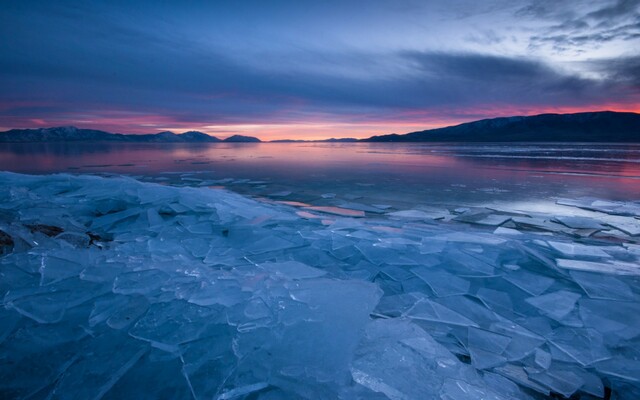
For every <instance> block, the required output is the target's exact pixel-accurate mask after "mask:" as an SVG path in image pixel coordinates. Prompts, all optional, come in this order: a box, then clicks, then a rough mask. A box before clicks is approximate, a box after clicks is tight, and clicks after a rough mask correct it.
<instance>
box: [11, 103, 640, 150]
mask: <svg viewBox="0 0 640 400" xmlns="http://www.w3.org/2000/svg"><path fill="white" fill-rule="evenodd" d="M2 106H6V104H5V105H2V104H0V108H2ZM590 111H620V112H635V113H640V104H635V103H633V104H620V103H608V104H598V105H591V106H581V107H577V106H541V107H535V108H526V107H518V106H509V105H506V106H505V105H487V106H483V107H480V108H477V107H476V108H468V109H464V110H461V109H447V108H441V109H437V110H433V109H432V110H418V109H415V110H402V111H398V112H395V113H393V114H392V115H390V116H389V117H386V118H385V117H377V116H372V115H352V116H347V117H344V116H341V117H339V118H336V120H330V119H329V118H330V117H327V116H325V117H323V118H317V117H316V118H310V119H309V121H288V122H268V118H266V120H267V122H264V123H259V122H247V123H233V122H218V123H216V122H211V123H206V122H205V123H203V122H195V121H194V122H188V121H178V120H176V119H174V118H172V117H171V116H169V115H166V114H164V115H157V114H140V113H131V112H126V111H105V112H104V113H100V114H99V115H87V114H84V115H81V116H60V117H58V118H36V117H33V118H26V119H21V120H20V122H19V123H16V121H12V120H11V119H10V117H4V118H3V117H0V130H8V129H13V128H39V127H53V126H66V125H73V126H77V127H80V128H86V129H99V130H104V131H108V132H113V133H128V134H143V133H157V132H161V131H172V132H176V133H181V132H186V131H192V130H193V131H200V132H204V133H206V134H209V135H212V136H216V137H218V138H221V139H224V138H226V137H229V136H232V135H245V136H255V137H258V138H260V139H261V140H263V141H270V140H282V139H292V140H322V139H329V138H357V139H362V138H368V137H371V136H375V135H385V134H390V133H398V134H405V133H409V132H415V131H421V130H426V129H434V128H441V127H446V126H452V125H458V124H461V123H465V122H472V121H476V120H480V119H488V118H497V117H508V116H517V115H524V116H530V115H537V114H546V113H559V114H564V113H579V112H590ZM345 120H346V121H345Z"/></svg>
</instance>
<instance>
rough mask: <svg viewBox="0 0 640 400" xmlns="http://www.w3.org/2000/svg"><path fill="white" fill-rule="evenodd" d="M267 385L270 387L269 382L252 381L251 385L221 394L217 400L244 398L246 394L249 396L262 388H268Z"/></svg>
mask: <svg viewBox="0 0 640 400" xmlns="http://www.w3.org/2000/svg"><path fill="white" fill-rule="evenodd" d="M267 387H269V384H268V383H267V382H258V383H252V384H250V385H245V386H240V387H236V388H233V389H231V390H228V391H226V392H223V393H222V394H220V395H219V396H218V397H217V400H229V399H238V398H244V396H247V395H248V394H251V393H256V392H259V391H260V390H262V389H266V388H267Z"/></svg>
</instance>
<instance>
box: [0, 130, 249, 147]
mask: <svg viewBox="0 0 640 400" xmlns="http://www.w3.org/2000/svg"><path fill="white" fill-rule="evenodd" d="M80 141H93V142H123V143H220V142H225V143H256V142H260V139H258V138H255V137H252V136H242V135H234V136H231V137H228V138H226V139H224V140H222V139H218V138H217V137H215V136H210V135H207V134H206V133H202V132H197V131H189V132H184V133H181V134H176V133H173V132H169V131H165V132H160V133H153V134H148V135H123V134H121V133H109V132H105V131H98V130H94V129H80V128H76V127H75V126H62V127H57V128H40V129H12V130H10V131H6V132H0V142H80Z"/></svg>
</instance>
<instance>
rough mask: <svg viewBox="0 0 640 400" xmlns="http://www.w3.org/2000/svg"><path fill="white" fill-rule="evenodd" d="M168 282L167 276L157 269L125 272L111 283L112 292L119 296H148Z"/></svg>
mask: <svg viewBox="0 0 640 400" xmlns="http://www.w3.org/2000/svg"><path fill="white" fill-rule="evenodd" d="M168 280H169V275H168V274H167V273H165V272H162V271H160V270H157V269H147V270H143V271H133V272H125V273H123V274H120V275H118V276H117V277H116V279H115V280H114V281H113V292H114V293H121V294H134V293H138V294H148V293H151V292H153V291H155V290H158V289H160V287H161V286H162V285H163V284H164V283H165V282H167V281H168Z"/></svg>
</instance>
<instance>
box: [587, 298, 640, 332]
mask: <svg viewBox="0 0 640 400" xmlns="http://www.w3.org/2000/svg"><path fill="white" fill-rule="evenodd" d="M579 310H580V318H581V319H582V321H583V322H584V325H585V327H586V328H593V329H595V330H597V331H598V332H600V333H602V334H603V335H605V338H606V339H607V340H608V341H609V342H612V343H615V342H616V341H619V339H617V338H622V339H625V340H628V339H631V338H633V337H636V336H638V335H640V304H638V302H627V301H612V300H596V299H587V298H583V299H581V300H580V301H579Z"/></svg>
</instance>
